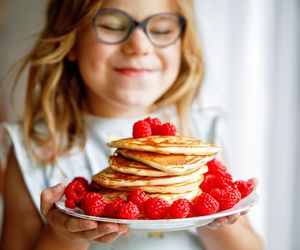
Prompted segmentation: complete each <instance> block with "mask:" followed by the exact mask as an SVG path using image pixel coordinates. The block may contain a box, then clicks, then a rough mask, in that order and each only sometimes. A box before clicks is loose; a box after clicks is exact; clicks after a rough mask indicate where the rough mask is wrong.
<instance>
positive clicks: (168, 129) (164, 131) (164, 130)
mask: <svg viewBox="0 0 300 250" xmlns="http://www.w3.org/2000/svg"><path fill="white" fill-rule="evenodd" d="M158 134H159V135H176V127H175V126H174V125H173V124H172V123H170V122H167V123H164V124H162V125H160V126H159V127H158Z"/></svg>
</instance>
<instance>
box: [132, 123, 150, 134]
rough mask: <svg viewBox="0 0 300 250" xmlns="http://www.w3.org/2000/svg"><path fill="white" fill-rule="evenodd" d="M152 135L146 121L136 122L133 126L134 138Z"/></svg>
mask: <svg viewBox="0 0 300 250" xmlns="http://www.w3.org/2000/svg"><path fill="white" fill-rule="evenodd" d="M150 135H152V132H151V126H150V124H149V123H148V122H146V121H137V122H136V123H134V124H133V129H132V136H133V137H134V138H142V137H147V136H150Z"/></svg>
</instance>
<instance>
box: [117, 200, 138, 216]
mask: <svg viewBox="0 0 300 250" xmlns="http://www.w3.org/2000/svg"><path fill="white" fill-rule="evenodd" d="M139 214H140V211H139V209H138V207H137V205H135V204H133V203H132V202H131V201H128V202H124V203H122V204H121V205H120V207H119V210H118V218H120V219H128V220H136V219H137V218H138V217H139Z"/></svg>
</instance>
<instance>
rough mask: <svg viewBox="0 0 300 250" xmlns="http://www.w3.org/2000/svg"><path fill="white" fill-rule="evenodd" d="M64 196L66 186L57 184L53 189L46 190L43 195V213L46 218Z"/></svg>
mask: <svg viewBox="0 0 300 250" xmlns="http://www.w3.org/2000/svg"><path fill="white" fill-rule="evenodd" d="M63 194H64V185H63V184H61V183H60V184H57V185H55V186H53V187H50V188H47V189H45V190H44V191H43V192H42V194H41V212H42V214H43V215H44V216H46V215H47V214H48V213H49V212H50V210H51V209H52V208H53V206H54V203H55V202H57V201H58V200H59V199H60V198H61V197H62V196H63Z"/></svg>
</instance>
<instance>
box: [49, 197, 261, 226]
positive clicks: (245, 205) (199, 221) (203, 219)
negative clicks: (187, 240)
mask: <svg viewBox="0 0 300 250" xmlns="http://www.w3.org/2000/svg"><path fill="white" fill-rule="evenodd" d="M258 200H259V196H258V194H257V193H255V192H253V193H252V194H250V195H249V196H247V197H245V198H244V199H242V200H241V201H240V202H239V203H238V204H236V205H235V206H234V207H233V208H231V209H228V210H225V211H221V212H218V213H216V214H212V215H207V216H198V217H192V218H184V219H164V220H141V219H139V220H123V219H112V218H105V217H96V216H89V215H86V214H84V212H83V211H82V210H81V209H80V208H75V209H70V208H67V207H65V198H64V197H63V198H62V199H61V200H59V201H58V202H56V204H55V205H56V207H57V208H58V210H60V211H62V212H63V213H66V214H68V215H71V216H74V217H77V218H82V219H88V220H94V221H102V222H111V223H120V224H127V225H128V226H129V227H130V228H131V229H134V230H146V231H160V232H163V231H164V232H166V231H178V230H183V229H188V228H193V227H201V226H204V225H207V224H209V223H210V222H212V221H213V220H215V219H217V218H220V217H224V216H228V215H231V214H236V213H240V212H243V211H245V210H248V209H249V208H251V207H252V206H254V205H255V204H256V203H257V202H258Z"/></svg>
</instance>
